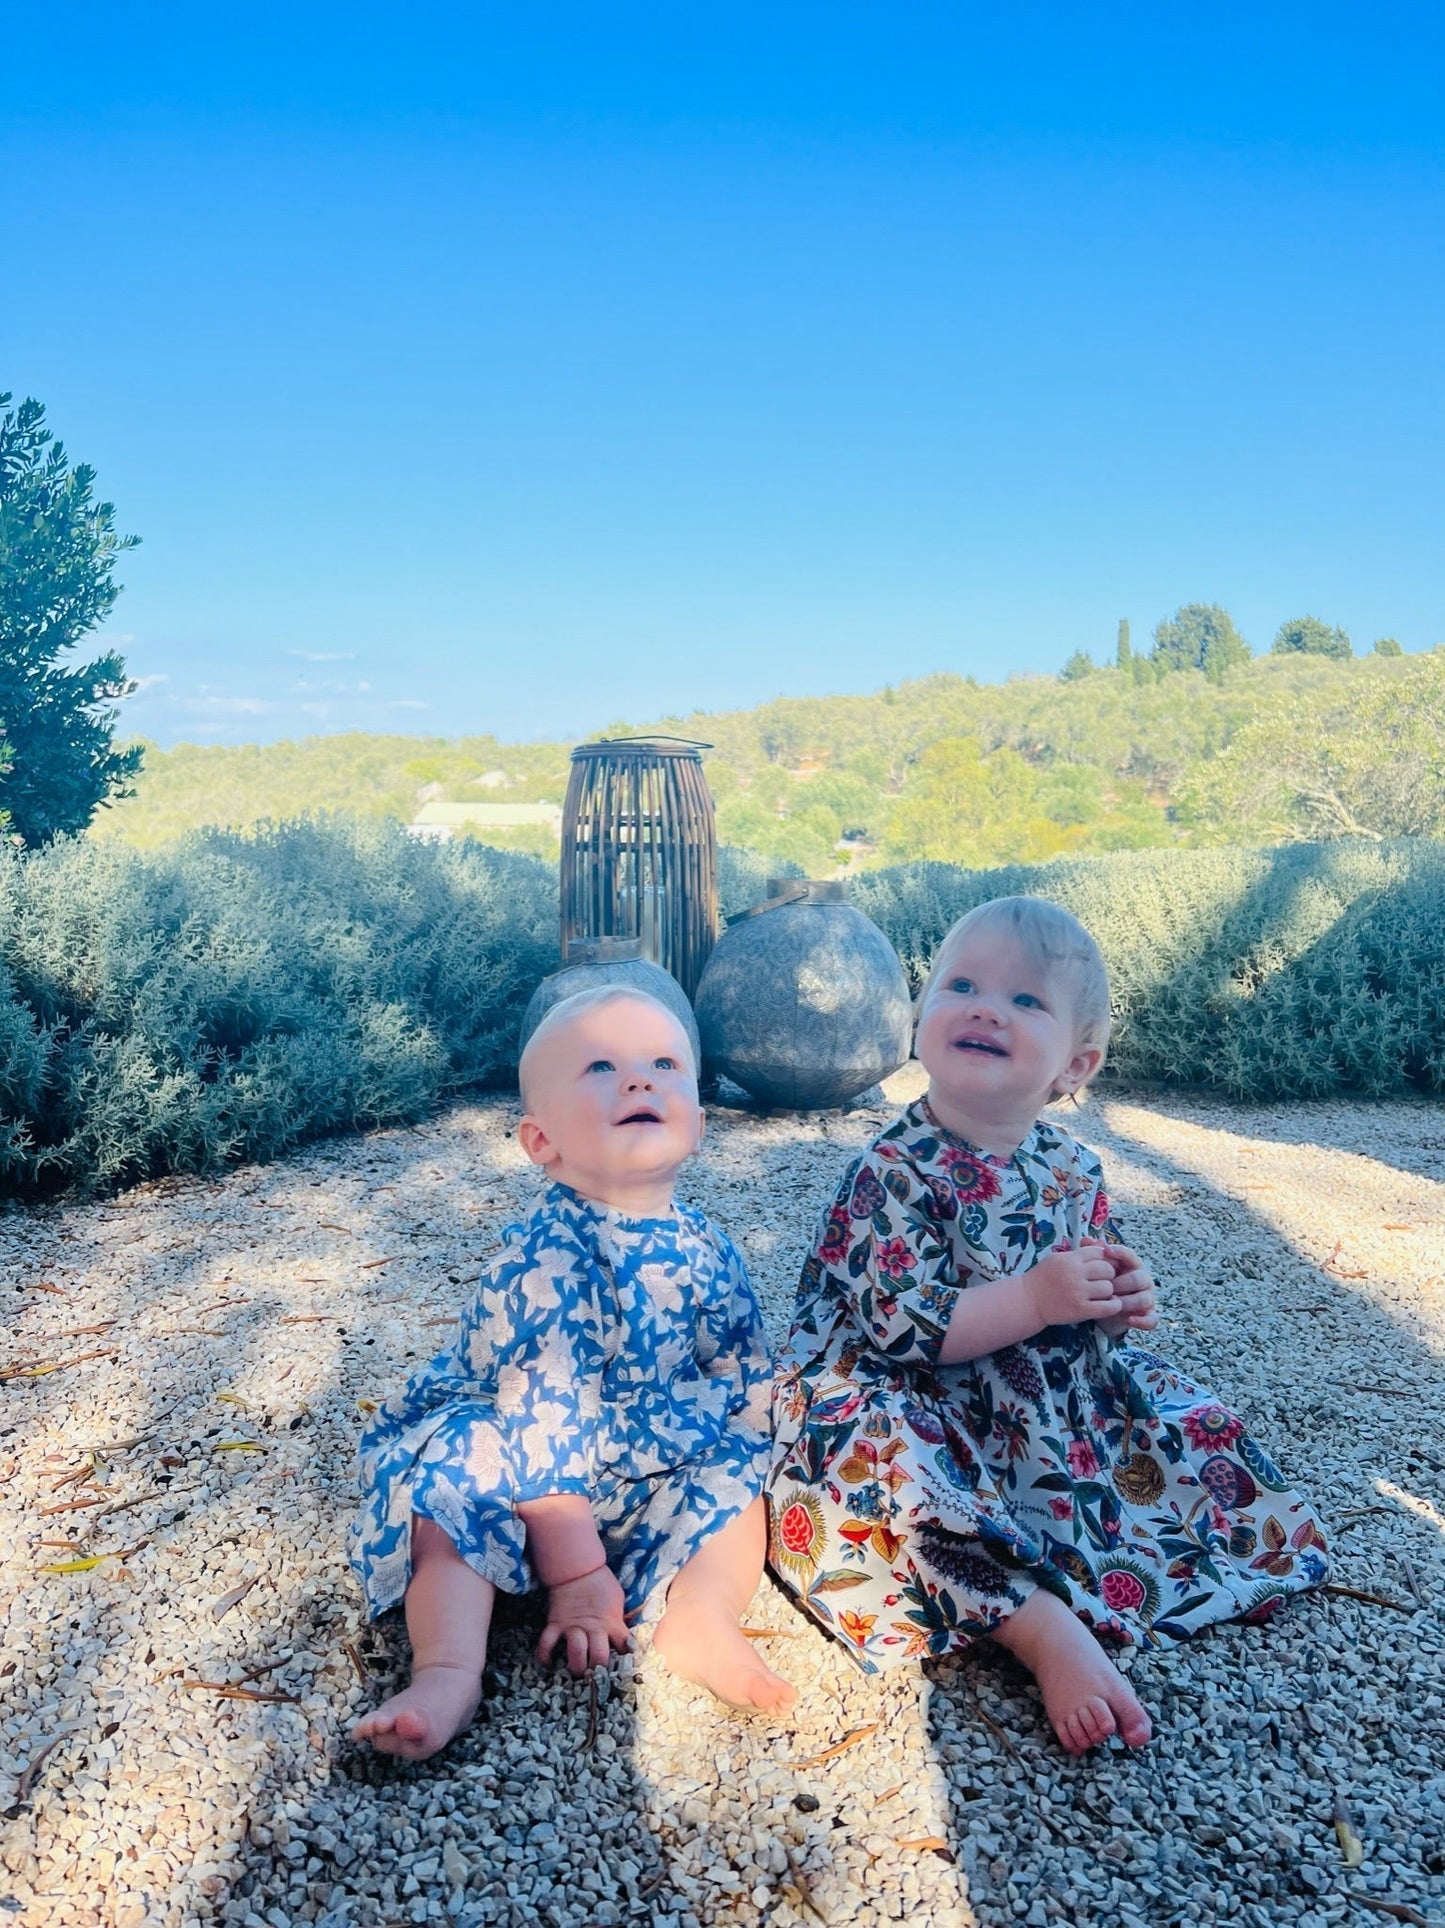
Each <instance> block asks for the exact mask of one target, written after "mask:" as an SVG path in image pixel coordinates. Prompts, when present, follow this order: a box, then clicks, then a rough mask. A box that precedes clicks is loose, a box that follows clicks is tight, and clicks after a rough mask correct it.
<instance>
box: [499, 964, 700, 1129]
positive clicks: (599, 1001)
mask: <svg viewBox="0 0 1445 1928" xmlns="http://www.w3.org/2000/svg"><path fill="white" fill-rule="evenodd" d="M624 1000H626V1001H627V1002H628V1003H631V1004H650V1005H651V1006H652V1008H653V1010H654V1011H661V1012H662V1014H663V1016H664V1017H666V1018H668V1019H670V1020H671V1022H672V1023H673V1024H674V1025H675V1026H676V1027H677V1030H678V1032H679V1034H680V1036H681V1038H682V1049H683V1055H684V1058H685V1060H686V1063H687V1068H688V1070H689V1071H690V1072H691V1073H692V1077H693V1082H694V1083H696V1081H697V1059H696V1058H695V1057H694V1055H693V1049H692V1039H691V1038H690V1037H689V1036H688V1035H687V1026H686V1025H685V1024H684V1023H683V1022H682V1020H681V1019H680V1018H679V1017H678V1015H677V1013H676V1011H669V1010H668V1008H667V1006H666V1005H665V1004H664V1003H663V1001H662V999H661V998H656V997H653V995H652V993H651V992H650V991H639V990H637V989H635V988H634V987H633V986H632V985H630V984H597V985H593V986H592V987H591V988H590V989H588V990H586V991H574V992H573V993H572V995H571V997H564V998H562V999H560V1000H559V1002H558V1003H556V1004H554V1005H553V1006H552V1007H551V1009H550V1010H548V1011H544V1012H543V1014H542V1017H541V1020H540V1021H539V1023H538V1025H537V1028H536V1030H535V1031H534V1032H533V1033H532V1035H531V1037H530V1038H528V1040H527V1042H526V1043H525V1044H524V1045H523V1046H522V1055H521V1058H520V1059H519V1060H518V1063H517V1084H518V1087H519V1088H520V1090H521V1093H522V1109H523V1111H526V1110H528V1109H529V1107H528V1103H527V1069H528V1062H529V1060H531V1059H532V1058H534V1057H535V1055H536V1052H537V1049H538V1046H539V1045H540V1044H541V1042H542V1040H543V1039H544V1038H546V1037H548V1036H550V1035H551V1033H552V1032H553V1031H559V1030H560V1029H561V1028H562V1026H563V1025H564V1024H570V1023H571V1022H572V1020H573V1019H574V1018H580V1017H581V1016H582V1015H583V1013H584V1012H587V1011H595V1010H596V1009H597V1008H598V1006H599V1005H603V1004H618V1003H621V1002H622V1001H624Z"/></svg>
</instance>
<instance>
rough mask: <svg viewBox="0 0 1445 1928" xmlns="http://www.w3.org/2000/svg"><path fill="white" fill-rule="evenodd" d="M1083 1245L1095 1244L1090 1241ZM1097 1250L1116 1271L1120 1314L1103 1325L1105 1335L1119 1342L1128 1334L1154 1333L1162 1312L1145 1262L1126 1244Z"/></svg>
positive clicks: (1104, 1246)
mask: <svg viewBox="0 0 1445 1928" xmlns="http://www.w3.org/2000/svg"><path fill="white" fill-rule="evenodd" d="M1084 1243H1085V1245H1088V1246H1092V1245H1093V1241H1092V1240H1091V1239H1086V1240H1085V1241H1084ZM1097 1249H1098V1250H1099V1251H1101V1252H1103V1253H1104V1254H1105V1256H1106V1257H1107V1258H1108V1260H1109V1263H1110V1264H1111V1265H1112V1266H1113V1268H1114V1296H1115V1298H1117V1299H1118V1301H1119V1310H1118V1312H1117V1313H1116V1314H1115V1315H1114V1317H1113V1318H1112V1319H1107V1320H1105V1321H1104V1322H1103V1323H1104V1330H1105V1332H1106V1333H1108V1335H1109V1337H1110V1338H1111V1339H1118V1338H1120V1337H1121V1336H1122V1335H1123V1334H1124V1333H1125V1332H1148V1331H1152V1329H1153V1328H1154V1327H1155V1326H1157V1325H1158V1323H1159V1310H1158V1304H1157V1297H1156V1293H1155V1289H1154V1280H1153V1278H1152V1277H1151V1276H1150V1274H1149V1271H1148V1269H1147V1268H1146V1266H1145V1264H1144V1261H1143V1260H1142V1259H1141V1258H1139V1256H1138V1255H1137V1254H1136V1253H1134V1252H1131V1251H1130V1250H1129V1248H1128V1246H1127V1245H1101V1246H1099V1247H1098V1248H1097Z"/></svg>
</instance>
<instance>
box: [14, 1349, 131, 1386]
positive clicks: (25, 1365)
mask: <svg viewBox="0 0 1445 1928" xmlns="http://www.w3.org/2000/svg"><path fill="white" fill-rule="evenodd" d="M119 1357H120V1354H119V1353H118V1352H111V1351H109V1350H108V1349H107V1348H106V1347H104V1346H97V1347H96V1349H95V1351H94V1352H77V1353H76V1354H74V1356H73V1357H72V1358H69V1359H25V1360H22V1361H21V1362H20V1364H19V1365H15V1366H6V1367H5V1368H4V1369H3V1370H0V1380H5V1379H43V1378H45V1377H46V1375H47V1374H49V1373H52V1372H64V1371H65V1369H66V1367H67V1366H83V1365H84V1364H85V1362H86V1360H87V1359H118V1358H119Z"/></svg>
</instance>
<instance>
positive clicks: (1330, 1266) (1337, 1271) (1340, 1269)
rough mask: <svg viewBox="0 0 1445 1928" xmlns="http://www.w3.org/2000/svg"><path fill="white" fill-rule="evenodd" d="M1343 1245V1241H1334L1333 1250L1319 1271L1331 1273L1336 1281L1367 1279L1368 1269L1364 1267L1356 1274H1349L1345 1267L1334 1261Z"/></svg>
mask: <svg viewBox="0 0 1445 1928" xmlns="http://www.w3.org/2000/svg"><path fill="white" fill-rule="evenodd" d="M1344 1245H1345V1242H1344V1240H1343V1239H1340V1238H1337V1239H1336V1240H1335V1249H1334V1250H1333V1251H1332V1252H1331V1253H1330V1255H1329V1257H1328V1258H1327V1259H1326V1260H1325V1262H1324V1265H1323V1266H1322V1267H1321V1270H1322V1271H1325V1272H1333V1273H1334V1275H1335V1277H1336V1278H1337V1279H1367V1278H1368V1277H1369V1276H1370V1273H1369V1268H1368V1267H1364V1268H1362V1269H1361V1270H1360V1271H1358V1272H1351V1271H1349V1270H1348V1269H1347V1268H1346V1267H1345V1266H1343V1265H1339V1264H1337V1263H1336V1261H1337V1260H1338V1258H1339V1256H1340V1253H1341V1252H1342V1251H1343V1250H1344Z"/></svg>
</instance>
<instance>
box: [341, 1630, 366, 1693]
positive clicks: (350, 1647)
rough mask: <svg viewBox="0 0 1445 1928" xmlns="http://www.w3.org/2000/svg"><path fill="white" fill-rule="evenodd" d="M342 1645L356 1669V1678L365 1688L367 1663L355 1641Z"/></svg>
mask: <svg viewBox="0 0 1445 1928" xmlns="http://www.w3.org/2000/svg"><path fill="white" fill-rule="evenodd" d="M342 1645H343V1646H344V1647H345V1649H346V1652H347V1654H348V1656H349V1657H350V1660H351V1664H352V1666H353V1667H354V1668H355V1669H356V1678H357V1679H358V1680H359V1681H360V1682H361V1684H362V1686H363V1687H364V1686H365V1685H366V1683H367V1672H366V1662H365V1661H364V1660H363V1659H362V1658H361V1652H360V1649H359V1648H358V1647H357V1644H356V1642H355V1641H354V1640H345V1641H343V1642H342Z"/></svg>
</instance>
